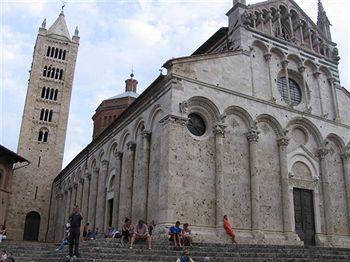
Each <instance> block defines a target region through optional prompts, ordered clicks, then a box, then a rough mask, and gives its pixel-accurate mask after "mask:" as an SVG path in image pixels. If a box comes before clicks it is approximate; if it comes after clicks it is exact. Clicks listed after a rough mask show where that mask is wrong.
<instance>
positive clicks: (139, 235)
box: [130, 220, 151, 249]
mask: <svg viewBox="0 0 350 262" xmlns="http://www.w3.org/2000/svg"><path fill="white" fill-rule="evenodd" d="M136 239H147V242H148V249H151V236H150V235H149V233H148V227H147V225H146V224H145V222H144V221H143V220H139V222H138V223H137V225H136V226H135V227H134V234H133V236H132V238H131V243H130V248H131V249H132V245H133V244H134V242H135V240H136Z"/></svg>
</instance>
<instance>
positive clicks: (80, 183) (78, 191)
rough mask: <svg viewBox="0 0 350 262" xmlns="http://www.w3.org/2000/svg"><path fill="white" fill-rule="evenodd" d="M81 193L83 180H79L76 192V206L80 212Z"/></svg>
mask: <svg viewBox="0 0 350 262" xmlns="http://www.w3.org/2000/svg"><path fill="white" fill-rule="evenodd" d="M83 191H84V179H83V178H80V179H79V183H78V190H77V201H76V203H75V204H76V205H77V206H78V207H79V208H80V210H81V211H82V210H83V208H82V207H83V204H82V201H83Z"/></svg>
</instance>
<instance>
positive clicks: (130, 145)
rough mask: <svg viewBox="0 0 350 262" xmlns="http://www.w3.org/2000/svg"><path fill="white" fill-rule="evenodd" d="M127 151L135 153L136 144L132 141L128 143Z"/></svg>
mask: <svg viewBox="0 0 350 262" xmlns="http://www.w3.org/2000/svg"><path fill="white" fill-rule="evenodd" d="M126 145H127V147H128V150H130V151H133V152H135V149H136V143H135V142H133V141H129V142H128V143H127V144H126Z"/></svg>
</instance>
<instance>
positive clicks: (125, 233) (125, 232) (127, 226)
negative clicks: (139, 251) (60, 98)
mask: <svg viewBox="0 0 350 262" xmlns="http://www.w3.org/2000/svg"><path fill="white" fill-rule="evenodd" d="M130 230H131V222H130V219H129V218H125V221H124V225H123V227H122V237H121V238H120V243H121V244H123V243H124V240H125V239H126V240H127V241H128V243H129V241H130Z"/></svg>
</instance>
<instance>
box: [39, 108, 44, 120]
mask: <svg viewBox="0 0 350 262" xmlns="http://www.w3.org/2000/svg"><path fill="white" fill-rule="evenodd" d="M44 113H45V110H44V109H41V112H40V120H43V119H44Z"/></svg>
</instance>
